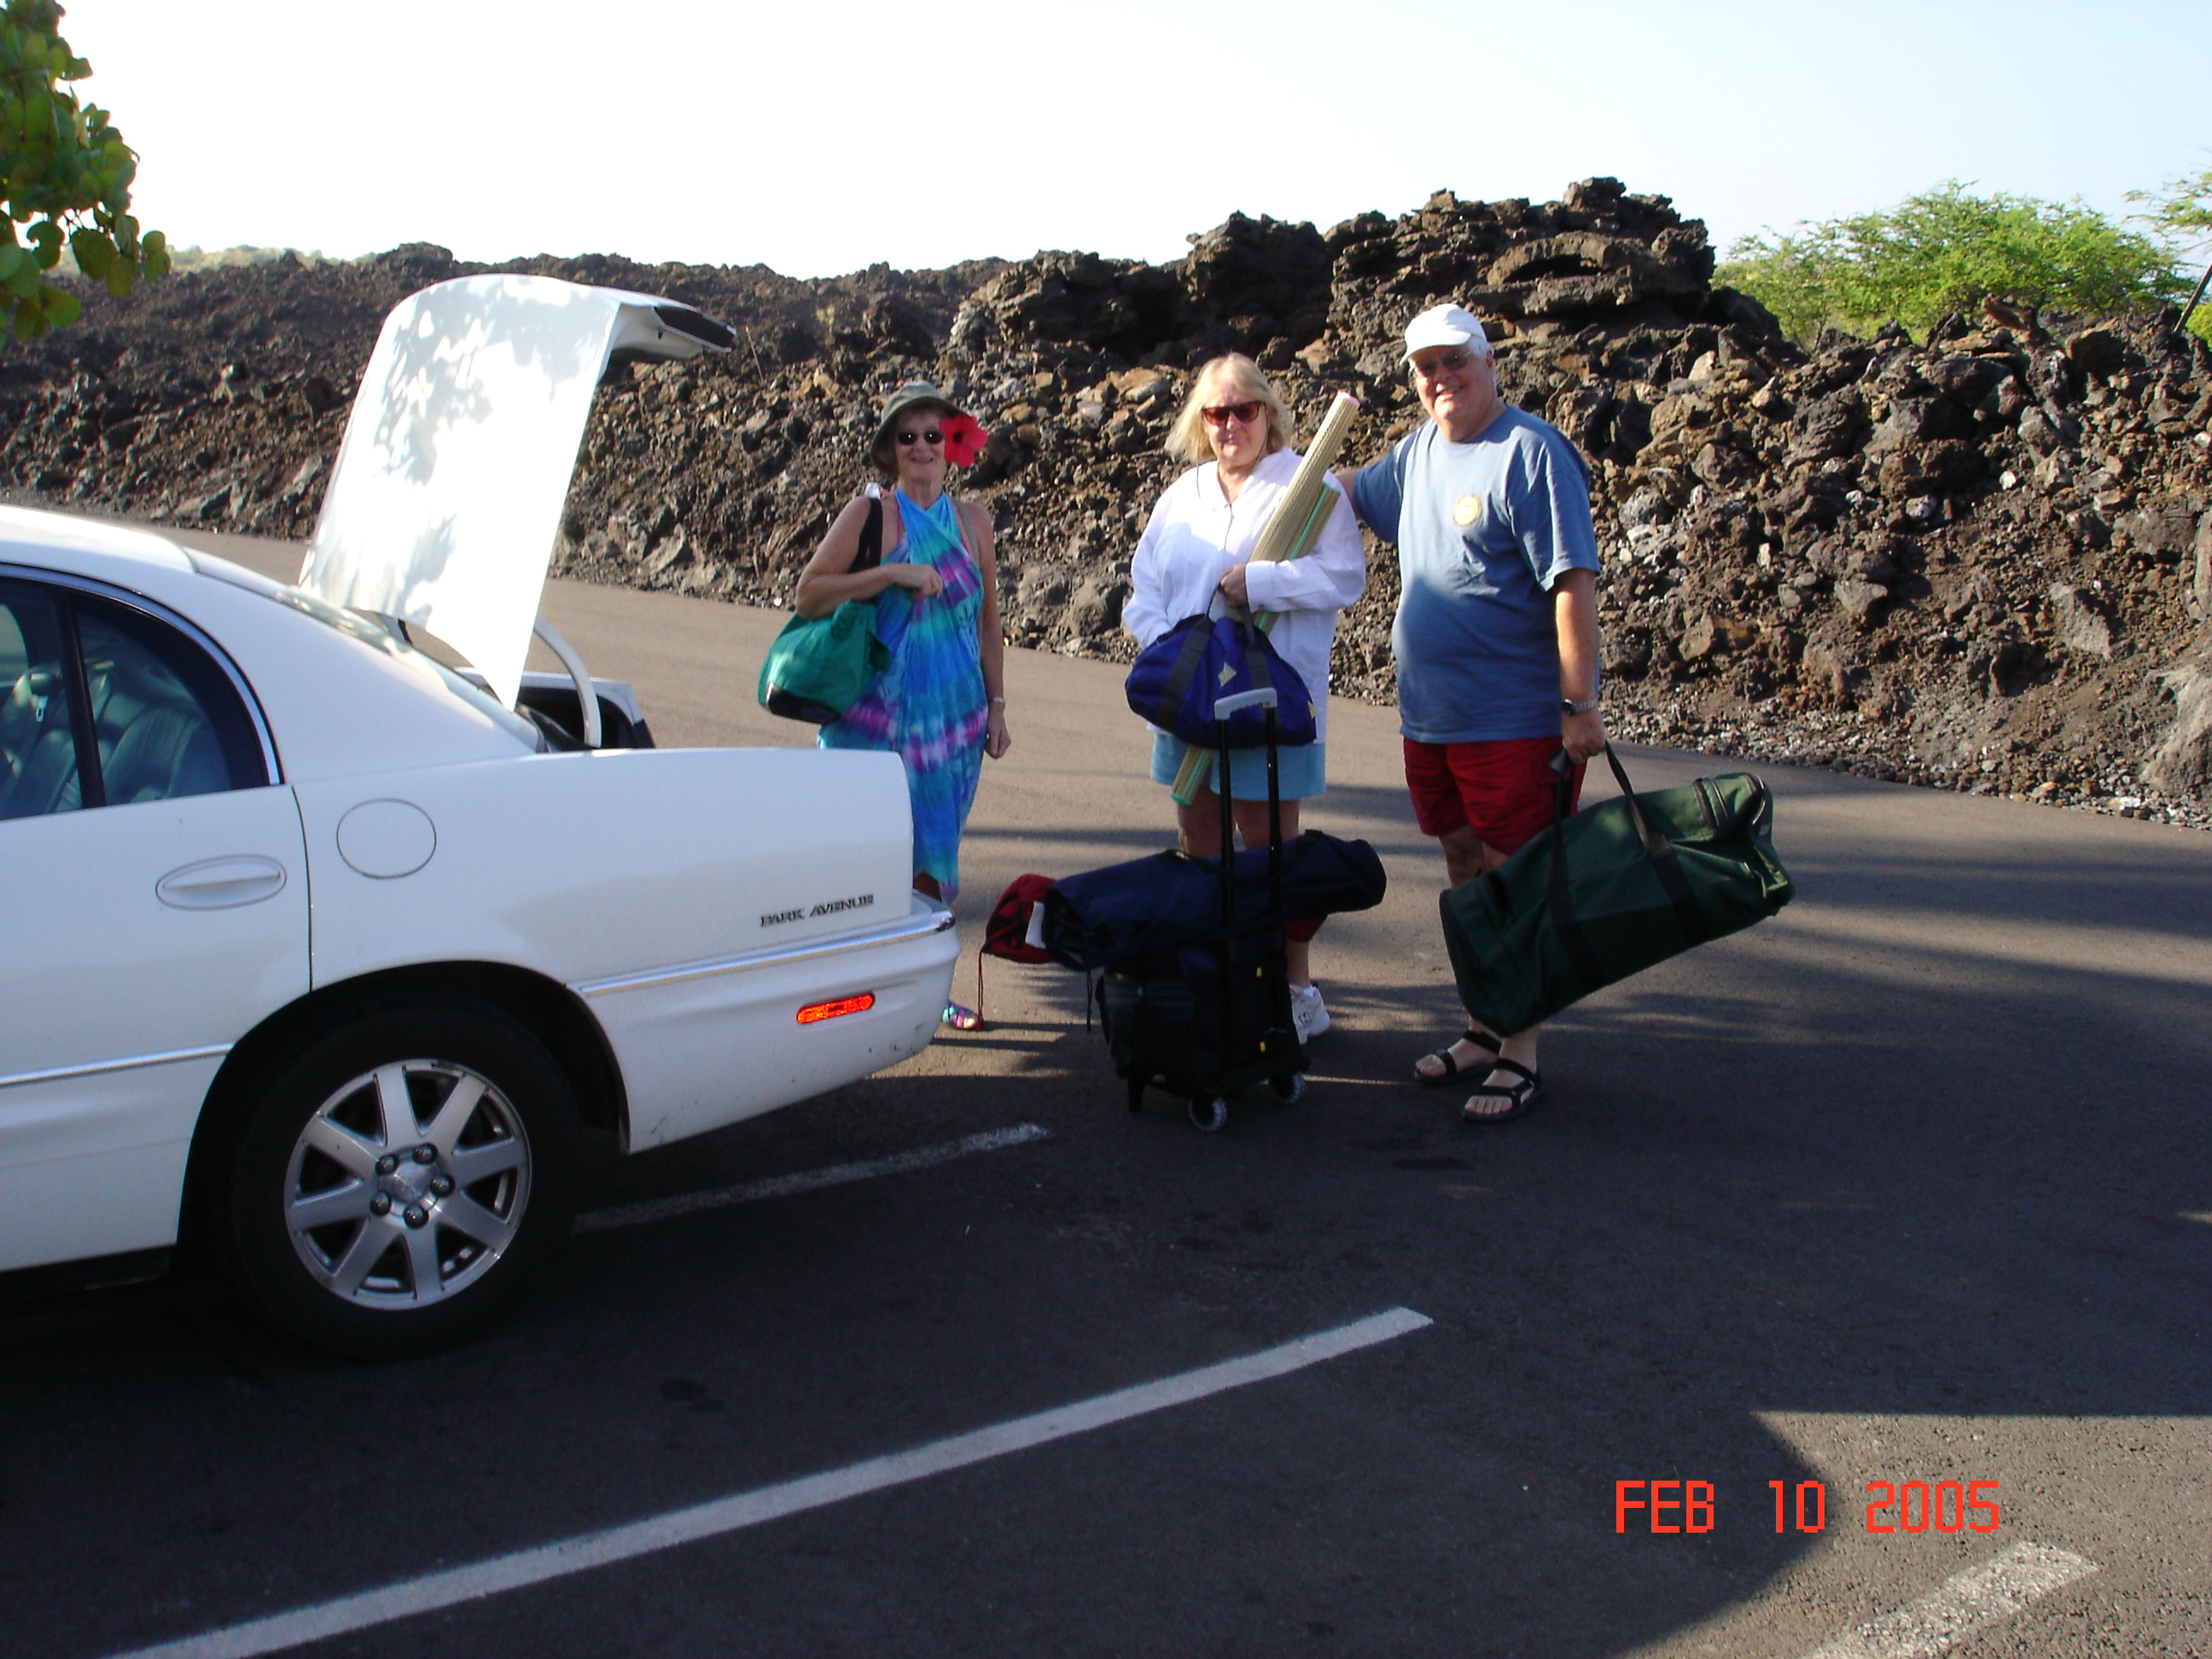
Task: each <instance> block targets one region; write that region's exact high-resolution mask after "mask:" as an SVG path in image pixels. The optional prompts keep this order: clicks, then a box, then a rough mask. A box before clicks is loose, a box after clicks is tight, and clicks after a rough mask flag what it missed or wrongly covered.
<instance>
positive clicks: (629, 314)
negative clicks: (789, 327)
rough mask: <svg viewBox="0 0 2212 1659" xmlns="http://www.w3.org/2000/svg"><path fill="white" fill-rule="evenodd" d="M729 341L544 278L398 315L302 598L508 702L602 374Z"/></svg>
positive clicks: (451, 286) (340, 464) (661, 303)
mask: <svg viewBox="0 0 2212 1659" xmlns="http://www.w3.org/2000/svg"><path fill="white" fill-rule="evenodd" d="M731 340H732V335H731V332H730V331H729V330H728V329H727V328H726V327H725V326H723V325H721V324H720V323H719V322H716V321H715V320H714V319H712V318H710V317H707V316H705V315H703V314H702V313H699V312H696V311H693V310H690V308H689V307H684V306H680V305H678V304H677V303H675V302H674V301H669V300H662V299H655V298H653V297H652V296H651V295H642V294H630V293H625V292H623V290H621V289H609V288H589V287H585V286H583V285H581V284H579V283H564V282H561V281H559V280H557V279H556V278H553V277H550V276H464V277H459V278H457V279H456V280H454V281H453V282H449V283H437V284H436V285H435V286H434V287H431V288H427V289H423V290H422V292H421V293H419V294H416V295H410V297H409V298H407V299H405V300H403V301H401V302H400V303H399V304H398V306H397V307H394V308H393V310H392V314H391V315H390V316H388V317H386V319H385V320H384V329H383V331H382V332H381V333H380V335H379V336H378V337H377V342H376V349H375V351H374V353H373V354H371V356H370V357H369V360H368V368H367V369H366V370H365V371H363V373H362V380H361V390H360V392H358V393H357V394H356V396H355V398H354V405H353V412H352V414H351V415H350V416H348V418H347V422H346V430H345V437H344V440H343V442H342V443H341V444H340V446H339V448H338V460H337V469H336V471H334V472H333V474H332V475H331V484H330V489H329V490H328V492H327V493H326V494H325V496H324V498H323V510H322V515H321V517H320V518H319V520H317V521H316V524H315V533H314V536H313V538H312V539H311V540H310V542H309V544H308V549H307V562H306V563H305V565H304V566H303V567H302V568H301V574H300V586H302V587H304V588H306V589H307V590H308V591H309V592H313V593H315V594H318V595H319V596H320V597H321V598H323V599H327V600H329V601H330V602H331V603H332V604H333V605H344V606H347V607H348V608H349V609H352V610H356V611H374V612H377V613H379V614H380V615H383V616H387V617H398V618H399V619H401V620H402V621H404V622H406V623H410V624H413V625H416V626H418V627H421V628H422V629H426V630H428V632H429V633H431V634H434V635H436V636H437V637H438V638H440V639H441V640H443V641H446V642H447V644H448V645H450V646H452V647H453V649H454V650H456V651H458V652H459V653H461V655H462V656H463V657H465V659H467V660H468V661H469V663H470V664H471V665H472V666H473V667H475V668H476V670H477V671H478V672H479V673H480V674H482V675H483V678H484V682H485V684H486V685H487V686H488V687H489V689H490V690H491V693H492V695H493V696H495V697H497V698H499V699H500V701H501V702H505V703H507V704H509V705H512V704H513V702H514V700H515V694H516V688H517V686H518V684H520V680H521V677H522V665H523V661H524V659H525V658H526V656H527V655H528V654H529V650H530V635H531V628H532V623H534V622H535V621H536V619H537V616H538V599H539V598H540V596H541V594H542V593H543V592H544V586H545V568H546V566H547V564H548V563H549V562H550V560H551V558H552V556H553V541H554V537H555V535H556V532H558V530H559V527H560V522H561V508H562V503H563V502H564V501H566V500H567V498H568V483H569V479H570V477H572V476H573V474H574V471H575V466H576V452H577V449H578V447H579V446H580V444H581V443H582V441H583V436H584V426H585V422H586V420H587V419H588V418H589V417H590V415H591V410H592V392H593V391H594V390H595V389H596V388H597V387H598V386H599V380H600V378H601V377H602V376H603V375H604V374H605V372H606V369H607V367H608V365H609V363H610V362H626V361H632V360H637V359H654V358H670V359H684V358H689V357H695V356H698V355H699V354H700V353H701V352H702V351H710V350H727V349H729V346H730V343H731Z"/></svg>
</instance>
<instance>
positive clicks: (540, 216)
mask: <svg viewBox="0 0 2212 1659" xmlns="http://www.w3.org/2000/svg"><path fill="white" fill-rule="evenodd" d="M62 27H63V32H64V33H65V34H66V35H67V37H68V38H69V40H70V43H71V44H72V45H73V46H75V47H76V50H77V52H79V53H80V55H82V56H83V57H85V58H89V59H90V60H91V63H92V65H93V70H94V74H93V77H92V79H91V80H90V81H89V82H85V83H83V85H82V87H81V88H80V89H79V90H80V94H81V95H83V96H87V97H88V98H90V99H91V100H92V101H94V102H95V103H98V104H100V106H103V107H105V108H106V109H107V110H109V111H110V112H112V115H113V117H114V119H115V122H116V124H117V125H118V126H119V127H120V128H121V130H122V131H123V133H124V135H125V137H126V138H127V139H128V140H129V141H130V143H131V145H132V146H133V147H134V148H135V149H137V150H138V152H139V154H140V155H141V157H142V158H143V161H142V164H141V167H140V172H139V176H138V185H137V197H136V205H137V210H138V212H139V216H140V219H141V222H143V223H144V224H146V225H148V226H149V227H153V228H160V229H161V230H164V231H166V232H167V234H168V235H169V237H170V239H171V240H172V241H173V242H174V243H176V244H177V245H178V246H188V245H191V244H195V243H197V244H198V245H199V246H203V247H208V248H217V247H228V246H235V245H238V244H241V243H244V244H252V245H256V246H293V247H299V248H304V249H319V250H320V251H321V252H325V253H328V254H331V255H341V256H343V255H351V254H356V253H362V252H374V251H377V250H380V249H383V248H387V247H391V246H394V245H396V244H398V243H400V242H404V241H431V242H439V243H442V244H444V245H445V246H448V247H450V248H452V249H453V252H455V253H456V254H458V255H459V256H460V257H461V258H468V259H479V260H493V259H499V258H509V257H516V256H522V255H527V254H532V253H538V252H550V253H559V254H569V253H586V252H608V253H620V254H624V255H627V256H629V257H630V258H635V259H639V260H642V261H646V262H659V261H661V260H671V259H673V260H684V261H690V262H694V263H702V264H749V263H751V262H753V261H760V262H762V263H764V264H769V265H771V266H773V267H774V268H775V269H776V270H781V271H783V272H785V273H786V274H787V275H791V276H824V275H829V274H833V273H836V272H840V271H845V270H854V269H857V268H859V267H860V266H863V265H866V264H872V263H874V262H876V261H878V260H885V261H888V262H889V263H890V264H892V265H894V266H898V267H902V268H906V269H915V268H921V267H926V266H934V265H942V264H951V263H953V262H955V261H957V260H960V259H963V258H977V257H980V256H983V255H987V254H998V255H1001V256H1004V257H1006V258H1022V257H1024V256H1025V255H1027V254H1030V253H1031V252H1035V251H1036V250H1037V249H1038V248H1041V247H1060V248H1081V249H1090V250H1095V251H1097V252H1103V253H1108V254H1114V255H1120V256H1123V257H1130V258H1145V259H1151V260H1163V259H1171V258H1176V257H1177V256H1179V255H1180V254H1181V253H1182V251H1183V248H1184V246H1185V244H1184V240H1183V239H1184V235H1185V233H1188V232H1196V231H1202V230H1205V229H1207V228H1210V227H1212V226H1213V225H1215V224H1218V223H1219V222H1221V221H1222V220H1223V219H1225V218H1226V217H1227V216H1229V214H1230V213H1231V211H1233V210H1242V211H1243V212H1244V213H1247V214H1250V215H1254V216H1257V215H1260V214H1263V213H1265V214H1272V215H1273V216H1276V217H1278V218H1283V219H1293V220H1296V219H1310V220H1312V221H1313V222H1316V224H1318V225H1320V226H1321V227H1322V228H1324V229H1325V228H1328V226H1329V225H1331V224H1333V223H1334V222H1336V221H1338V220H1339V219H1342V218H1345V217H1347V216H1350V215H1352V214H1354V213H1358V212H1361V211H1364V210H1367V209H1370V208H1372V209H1377V210H1381V211H1383V213H1386V214H1390V215H1396V214H1400V213H1403V212H1406V211H1407V210H1411V209H1413V208H1415V207H1417V206H1419V204H1421V203H1422V202H1423V201H1424V200H1425V199H1426V197H1428V195H1429V193H1430V192H1431V191H1434V190H1437V189H1439V188H1445V189H1450V190H1453V191H1457V192H1458V193H1459V194H1460V195H1461V196H1462V197H1480V198H1497V197H1508V196H1526V197H1533V198H1534V199H1536V200H1539V201H1543V200H1549V199H1553V198H1555V197H1558V196H1559V193H1560V191H1561V190H1562V189H1563V188H1564V187H1565V185H1567V184H1568V183H1570V182H1571V180H1574V179H1581V178H1586V177H1588V176H1589V175H1591V174H1594V173H1611V174H1613V175H1614V176H1616V177H1618V178H1620V179H1623V180H1625V181H1626V184H1627V185H1628V187H1629V188H1630V189H1631V190H1632V191H1659V192H1662V193H1664V194H1667V195H1670V196H1672V197H1674V200H1675V203H1676V205H1677V206H1678V207H1679V208H1680V209H1681V210H1682V211H1683V212H1684V213H1685V214H1686V215H1689V216H1697V217H1702V218H1704V219H1705V221H1706V222H1707V224H1708V225H1709V227H1710V228H1711V232H1712V235H1713V240H1714V241H1715V243H1716V245H1717V246H1721V247H1723V248H1725V247H1726V246H1727V244H1728V243H1729V241H1731V240H1734V239H1735V238H1736V237H1738V236H1741V235H1743V234H1747V233H1751V232H1754V231H1757V230H1759V228H1762V227H1767V226H1771V227H1774V228H1785V229H1786V228H1789V227H1790V226H1791V225H1793V224H1794V223H1796V222H1799V221H1803V220H1814V219H1820V218H1826V217H1830V216H1835V215H1838V214H1844V213H1853V212H1860V211H1863V210H1869V209H1873V208H1878V207H1884V206H1887V205H1890V204H1893V203H1895V202H1897V201H1898V200H1899V199H1901V198H1902V197H1905V196H1907V195H1909V194H1911V193H1912V192H1913V191H1919V190H1923V189H1926V188H1928V187H1929V186H1930V185H1936V184H1938V183H1940V182H1941V181H1942V180H1943V179H1948V178H1957V179H1963V180H1967V181H1970V182H1972V183H1974V184H1976V185H1978V187H1979V188H1980V189H1982V190H1984V191H2011V192H2015V193H2019V194H2023V195H2032V196H2039V197H2053V198H2060V199H2064V198H2069V197H2076V196H2079V197H2082V198H2084V199H2085V200H2087V202H2088V203H2089V204H2090V205H2092V206H2093V207H2097V208H2100V209H2103V210H2106V212H2109V213H2112V214H2114V215H2116V216H2117V215H2118V214H2121V213H2124V212H2125V211H2127V210H2128V204H2126V202H2125V200H2124V196H2125V193H2126V191H2129V190H2130V189H2150V188H2154V187H2155V186H2157V185H2160V184H2161V183H2163V182H2164V181H2166V180H2167V179H2172V178H2175V177H2177V176H2179V175H2181V174H2184V173H2196V172H2197V171H2199V170H2200V169H2202V168H2204V167H2212V80H2208V78H2207V66H2208V65H2209V64H2212V3H2207V0H2073V3H2064V4H2061V3H2048V0H2001V3H1984V0H1911V3H1895V0H1857V3H1850V4H1837V3H1832V0H1760V3H1739V0H1638V3H1626V4H1624V3H1614V0H1553V3H1550V4H1541V3H1530V0H1515V3H1510V4H1498V3H1491V0H1456V3H1453V0H1361V3H1357V4H1352V3H1346V4H1340V5H1334V6H1324V5H1321V4H1316V3H1311V0H1272V3H1268V4H1265V5H1258V4H1250V3H1247V4H1245V5H1243V6H1233V5H1219V4H1205V3H1194V0H1120V3H1113V4H1097V3H1090V4H1080V5H1075V4H1061V3H1056V0H1032V3H1028V4H1020V5H1013V4H1003V3H999V0H972V3H969V4H966V5H955V6H945V7H938V6H931V5H927V4H918V3H911V0H909V3H907V4H903V5H881V4H877V3H872V0H870V3H847V4H842V5H840V4H833V3H823V0H797V3H793V0H786V3H782V4H780V5H775V6H769V5H765V4H761V3H758V0H750V3H748V0H738V3H734V4H723V5H707V4H692V5H671V4H666V3H657V0H630V3H629V4H628V5H615V4H608V3H605V0H600V3H596V4H592V5H583V4H578V3H574V0H534V3H533V0H435V3H423V0H378V3H374V4H363V3H334V0H210V3H197V4H195V3H186V0H70V3H69V5H68V15H67V16H66V18H65V20H64V23H63V26H62Z"/></svg>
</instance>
